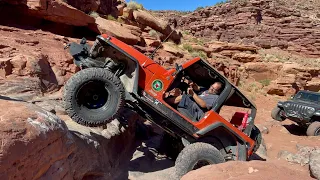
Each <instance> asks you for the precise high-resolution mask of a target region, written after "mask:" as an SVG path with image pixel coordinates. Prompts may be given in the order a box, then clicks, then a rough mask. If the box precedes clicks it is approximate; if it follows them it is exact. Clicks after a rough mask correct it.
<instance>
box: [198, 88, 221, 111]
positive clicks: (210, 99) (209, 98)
mask: <svg viewBox="0 0 320 180" xmlns="http://www.w3.org/2000/svg"><path fill="white" fill-rule="evenodd" d="M199 97H200V98H201V99H202V100H204V101H205V102H206V105H207V108H208V109H209V110H210V109H211V108H212V106H213V104H214V103H215V102H216V101H217V99H218V97H219V95H216V94H209V93H208V90H206V91H203V92H200V93H199Z"/></svg>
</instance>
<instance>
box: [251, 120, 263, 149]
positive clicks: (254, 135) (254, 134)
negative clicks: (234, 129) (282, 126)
mask: <svg viewBox="0 0 320 180" xmlns="http://www.w3.org/2000/svg"><path fill="white" fill-rule="evenodd" d="M250 138H251V139H253V140H254V141H255V145H254V148H253V152H254V153H255V152H256V151H257V150H258V149H259V147H260V145H261V142H262V134H261V131H260V129H259V128H258V127H257V126H253V128H252V131H251V134H250Z"/></svg>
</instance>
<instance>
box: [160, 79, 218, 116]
mask: <svg viewBox="0 0 320 180" xmlns="http://www.w3.org/2000/svg"><path fill="white" fill-rule="evenodd" d="M183 82H185V83H187V84H188V85H189V88H188V90H187V94H182V92H181V90H180V89H178V88H175V89H173V90H171V91H170V92H169V93H167V94H166V96H165V98H166V101H167V102H168V103H169V104H173V105H177V110H178V111H179V112H180V113H182V114H183V115H185V116H187V117H188V118H190V119H192V120H193V121H199V120H200V119H201V118H202V117H203V115H204V113H205V112H206V111H207V110H210V109H211V108H212V106H213V104H214V103H215V102H216V100H217V99H218V97H219V93H220V90H221V87H222V83H221V82H215V83H213V84H212V85H211V86H210V87H209V89H208V90H205V89H203V88H202V87H200V86H198V85H197V84H196V83H194V82H192V81H191V80H187V79H184V80H183Z"/></svg>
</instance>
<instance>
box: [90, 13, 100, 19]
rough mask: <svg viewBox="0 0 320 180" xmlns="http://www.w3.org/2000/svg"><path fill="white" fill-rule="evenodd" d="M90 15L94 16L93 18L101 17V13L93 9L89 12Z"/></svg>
mask: <svg viewBox="0 0 320 180" xmlns="http://www.w3.org/2000/svg"><path fill="white" fill-rule="evenodd" d="M89 16H91V17H93V18H97V17H99V14H98V13H97V12H95V11H91V12H90V13H89Z"/></svg>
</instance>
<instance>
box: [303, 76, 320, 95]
mask: <svg viewBox="0 0 320 180" xmlns="http://www.w3.org/2000/svg"><path fill="white" fill-rule="evenodd" d="M304 88H305V89H306V90H309V91H314V92H319V91H320V78H313V79H311V81H308V82H307V84H306V85H305V87H304Z"/></svg>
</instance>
